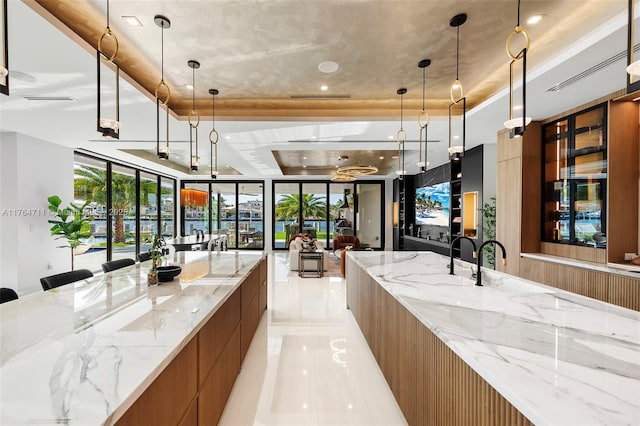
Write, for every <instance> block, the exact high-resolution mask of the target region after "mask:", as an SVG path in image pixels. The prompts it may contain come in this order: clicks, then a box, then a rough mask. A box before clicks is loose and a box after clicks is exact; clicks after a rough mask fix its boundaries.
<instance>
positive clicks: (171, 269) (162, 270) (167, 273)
mask: <svg viewBox="0 0 640 426" xmlns="http://www.w3.org/2000/svg"><path fill="white" fill-rule="evenodd" d="M180 272H182V268H181V267H180V266H158V281H160V282H167V281H171V280H173V279H174V278H175V277H177V276H178V275H180Z"/></svg>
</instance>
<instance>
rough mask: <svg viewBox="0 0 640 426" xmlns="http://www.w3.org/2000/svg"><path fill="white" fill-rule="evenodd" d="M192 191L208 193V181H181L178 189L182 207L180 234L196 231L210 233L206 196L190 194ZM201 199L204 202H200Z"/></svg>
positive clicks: (208, 204)
mask: <svg viewBox="0 0 640 426" xmlns="http://www.w3.org/2000/svg"><path fill="white" fill-rule="evenodd" d="M193 192H201V193H205V194H208V193H209V184H208V183H196V182H183V183H182V190H181V191H180V206H181V207H182V235H191V234H195V233H196V232H197V231H204V233H205V234H208V233H210V232H209V231H210V229H211V228H210V227H209V206H210V203H209V202H207V197H206V196H205V197H196V196H192V195H191V194H193ZM201 200H203V201H204V202H201Z"/></svg>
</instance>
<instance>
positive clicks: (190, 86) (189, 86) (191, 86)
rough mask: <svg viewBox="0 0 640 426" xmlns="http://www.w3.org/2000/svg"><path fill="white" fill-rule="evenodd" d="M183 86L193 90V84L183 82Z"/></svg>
mask: <svg viewBox="0 0 640 426" xmlns="http://www.w3.org/2000/svg"><path fill="white" fill-rule="evenodd" d="M184 87H186V88H187V89H189V90H193V85H191V84H185V85H184Z"/></svg>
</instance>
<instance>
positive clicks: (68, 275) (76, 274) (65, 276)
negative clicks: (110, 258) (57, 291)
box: [40, 269, 93, 291]
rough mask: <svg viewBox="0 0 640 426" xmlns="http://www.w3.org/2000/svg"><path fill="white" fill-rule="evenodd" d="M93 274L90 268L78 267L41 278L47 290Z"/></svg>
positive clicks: (43, 286)
mask: <svg viewBox="0 0 640 426" xmlns="http://www.w3.org/2000/svg"><path fill="white" fill-rule="evenodd" d="M92 276H93V272H91V271H90V270H88V269H77V270H75V271H69V272H63V273H61V274H55V275H50V276H48V277H43V278H40V284H42V289H43V290H44V291H47V290H51V289H52V288H56V287H60V286H62V285H65V284H69V283H72V282H76V281H80V280H84V279H87V278H91V277H92Z"/></svg>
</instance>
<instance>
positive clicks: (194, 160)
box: [187, 59, 200, 171]
mask: <svg viewBox="0 0 640 426" xmlns="http://www.w3.org/2000/svg"><path fill="white" fill-rule="evenodd" d="M187 65H188V66H189V68H191V112H190V113H189V152H190V154H191V155H190V157H191V170H193V171H197V170H198V166H200V156H199V155H198V125H199V124H200V114H198V111H196V70H197V69H198V68H200V62H198V61H195V60H193V59H191V60H190V61H187ZM194 133H195V145H196V149H195V152H194V150H193V142H194V138H193V134H194Z"/></svg>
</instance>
